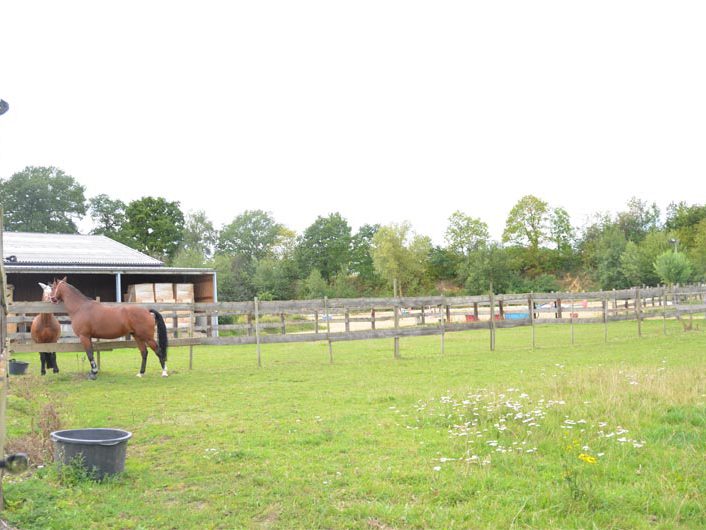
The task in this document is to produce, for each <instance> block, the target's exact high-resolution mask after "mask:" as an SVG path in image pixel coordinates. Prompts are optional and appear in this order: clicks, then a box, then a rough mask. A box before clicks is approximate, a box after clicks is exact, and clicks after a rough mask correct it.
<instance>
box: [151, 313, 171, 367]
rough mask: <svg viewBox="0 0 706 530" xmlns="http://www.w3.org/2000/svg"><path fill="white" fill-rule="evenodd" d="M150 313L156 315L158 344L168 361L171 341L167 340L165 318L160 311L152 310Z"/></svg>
mask: <svg viewBox="0 0 706 530" xmlns="http://www.w3.org/2000/svg"><path fill="white" fill-rule="evenodd" d="M150 313H152V314H153V315H154V323H155V324H157V342H158V343H159V351H161V352H162V355H163V356H164V360H165V361H166V360H167V346H169V339H168V338H167V325H166V324H165V323H164V317H162V315H161V314H159V311H157V310H155V309H150Z"/></svg>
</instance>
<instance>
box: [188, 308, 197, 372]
mask: <svg viewBox="0 0 706 530" xmlns="http://www.w3.org/2000/svg"><path fill="white" fill-rule="evenodd" d="M195 312H196V309H195V307H194V305H193V302H192V305H191V312H190V313H189V338H190V339H193V338H194V321H195V320H196V315H195V314H194V313H195ZM193 369H194V345H193V344H191V343H189V370H193Z"/></svg>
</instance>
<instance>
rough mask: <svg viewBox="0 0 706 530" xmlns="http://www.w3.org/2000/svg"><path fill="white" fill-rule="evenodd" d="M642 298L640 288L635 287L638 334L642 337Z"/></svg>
mask: <svg viewBox="0 0 706 530" xmlns="http://www.w3.org/2000/svg"><path fill="white" fill-rule="evenodd" d="M641 313H642V300H641V299H640V289H639V288H637V287H636V288H635V317H636V319H637V336H638V337H642V320H641Z"/></svg>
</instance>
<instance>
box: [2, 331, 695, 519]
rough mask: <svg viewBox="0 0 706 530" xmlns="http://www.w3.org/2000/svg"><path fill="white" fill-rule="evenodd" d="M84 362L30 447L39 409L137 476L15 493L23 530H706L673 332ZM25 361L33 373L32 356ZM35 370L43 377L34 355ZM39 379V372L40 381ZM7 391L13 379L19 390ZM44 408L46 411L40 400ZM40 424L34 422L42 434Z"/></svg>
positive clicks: (25, 421) (40, 478) (71, 371)
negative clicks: (123, 436)
mask: <svg viewBox="0 0 706 530" xmlns="http://www.w3.org/2000/svg"><path fill="white" fill-rule="evenodd" d="M668 324H669V325H668V329H667V335H666V336H665V335H664V334H663V328H662V325H663V324H662V322H661V321H648V322H646V323H644V325H643V337H642V338H639V339H638V338H637V336H636V328H635V324H634V323H629V322H628V323H617V324H611V325H610V328H609V341H608V343H605V342H604V339H603V331H604V330H603V326H600V325H584V326H576V327H575V329H574V344H573V345H572V344H571V337H570V333H569V331H570V330H569V327H568V326H543V327H539V328H537V330H536V342H537V348H536V349H535V350H532V348H531V347H530V345H531V336H530V333H531V332H530V330H529V329H528V328H516V329H508V330H499V331H498V337H497V346H496V351H494V352H490V351H489V349H488V344H489V341H488V334H487V332H481V331H474V332H464V333H455V334H448V335H447V336H446V340H445V353H444V355H441V354H440V339H439V338H438V337H420V338H415V339H403V340H402V358H401V359H399V360H395V359H394V358H393V355H392V341H391V340H390V341H369V342H354V343H336V344H335V345H334V363H333V364H329V357H328V349H327V345H326V344H289V345H287V344H283V345H267V346H264V347H263V368H262V369H258V368H257V365H256V357H255V350H254V347H251V346H240V347H232V348H225V347H221V348H211V347H209V348H206V347H199V348H197V349H196V352H195V363H194V370H193V371H189V370H188V352H187V350H185V349H175V350H174V351H173V352H170V363H169V364H170V372H171V374H172V375H171V376H170V377H169V378H168V379H162V378H160V377H159V370H158V369H157V366H158V365H157V360H156V358H155V357H152V358H151V359H150V364H149V365H148V371H147V377H145V378H144V379H137V378H135V377H134V374H135V373H136V372H137V370H138V368H139V361H140V359H139V354H138V353H137V351H127V350H125V351H115V352H110V353H104V354H103V362H102V368H103V370H102V372H101V374H100V375H99V379H98V381H95V382H91V381H87V380H85V373H86V371H87V366H86V365H85V361H83V357H82V356H75V355H73V354H65V355H61V354H60V356H59V362H60V366H61V368H62V372H61V373H60V374H59V375H58V376H53V375H48V376H45V377H44V378H39V377H37V376H30V377H29V378H28V379H27V381H28V383H27V384H29V385H30V386H31V388H33V389H34V391H32V392H27V391H24V392H23V393H22V395H17V394H13V395H11V397H10V405H9V407H10V408H9V411H8V418H9V421H10V423H9V425H8V429H9V432H10V434H11V436H12V437H13V438H15V439H18V438H19V437H21V436H24V435H26V434H27V432H28V431H29V430H30V429H31V428H32V421H31V419H30V418H31V416H32V415H35V414H36V413H37V412H36V411H38V410H42V408H41V407H42V406H44V404H45V402H48V403H51V404H52V405H53V407H54V408H55V409H57V410H58V411H59V415H60V417H61V420H62V423H63V424H64V427H66V428H71V427H118V428H123V429H127V430H130V431H132V432H133V433H134V437H133V439H132V440H130V442H129V445H128V458H127V464H126V471H125V473H124V474H122V475H120V476H118V477H116V478H114V479H111V480H108V481H105V482H102V483H97V482H93V481H91V480H88V479H81V478H80V477H79V479H76V476H75V475H72V476H71V480H67V477H66V476H62V475H61V474H59V473H58V472H57V470H56V469H55V467H54V466H53V465H52V464H51V463H50V462H47V463H46V464H45V465H44V467H42V468H40V469H37V468H35V469H34V470H33V471H32V473H30V474H27V475H25V476H23V477H19V478H11V479H8V478H6V479H5V495H6V499H7V509H6V511H5V513H4V516H5V518H6V519H8V520H9V521H10V522H11V523H12V524H15V525H17V526H18V527H20V528H79V527H80V528H242V527H245V528H248V527H265V528H376V529H381V528H594V527H595V528H653V527H662V528H703V527H706V516H704V513H705V512H706V510H705V508H706V506H705V505H704V504H705V503H704V498H703V492H704V491H706V482H705V480H706V479H705V478H704V477H705V476H706V474H704V456H703V455H704V454H705V453H704V450H705V449H706V441H705V437H704V429H705V428H706V375H705V374H706V370H705V368H706V359H705V358H704V354H703V351H704V347H703V346H704V342H705V340H706V337H704V334H703V333H702V332H700V331H695V332H689V333H684V332H683V331H682V329H681V326H679V324H678V323H674V322H669V323H668ZM18 357H20V356H18ZM25 360H30V362H32V361H33V360H34V356H32V355H28V356H26V357H25ZM35 364H36V363H34V362H33V366H34V365H35ZM12 388H13V385H12V380H11V389H12ZM35 401H36V402H35ZM35 424H36V420H35Z"/></svg>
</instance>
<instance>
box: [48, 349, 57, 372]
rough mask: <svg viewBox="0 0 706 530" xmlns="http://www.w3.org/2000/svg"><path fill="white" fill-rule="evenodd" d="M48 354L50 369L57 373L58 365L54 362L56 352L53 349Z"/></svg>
mask: <svg viewBox="0 0 706 530" xmlns="http://www.w3.org/2000/svg"><path fill="white" fill-rule="evenodd" d="M49 356H50V357H51V367H52V371H53V372H54V373H55V374H58V373H59V365H58V364H57V362H56V352H55V351H53V352H51V353H50V354H49Z"/></svg>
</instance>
